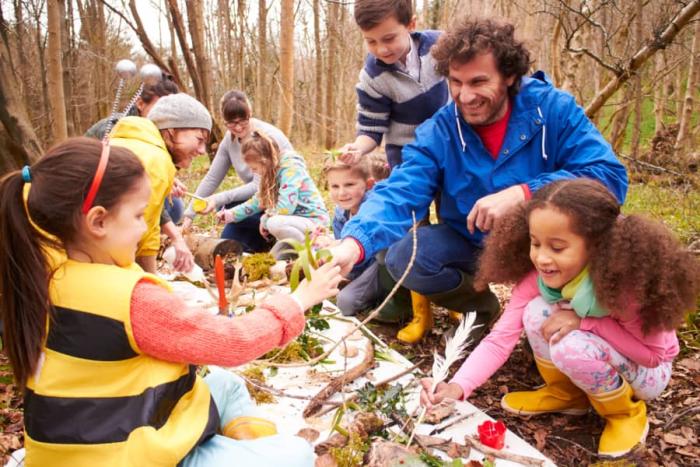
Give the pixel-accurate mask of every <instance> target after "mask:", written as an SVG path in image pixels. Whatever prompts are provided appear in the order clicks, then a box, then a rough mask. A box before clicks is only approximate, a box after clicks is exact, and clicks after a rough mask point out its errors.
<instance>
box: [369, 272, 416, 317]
mask: <svg viewBox="0 0 700 467" xmlns="http://www.w3.org/2000/svg"><path fill="white" fill-rule="evenodd" d="M379 285H380V287H381V291H382V296H383V297H385V296H387V295H389V292H390V291H391V289H392V288H394V285H396V281H395V280H394V279H393V278H392V277H391V275H390V274H389V271H387V269H386V266H384V264H382V263H380V265H379ZM411 307H412V305H411V292H410V291H409V290H408V289H406V288H404V287H399V290H397V291H396V294H395V295H394V296H393V297H391V299H390V300H389V301H388V302H387V304H386V305H385V306H384V308H382V309H381V311H380V312H379V314H378V315H377V317H376V320H377V321H379V322H382V323H392V324H397V323H398V324H404V323H407V322H409V321H410V320H411V309H412V308H411Z"/></svg>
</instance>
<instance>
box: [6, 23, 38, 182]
mask: <svg viewBox="0 0 700 467" xmlns="http://www.w3.org/2000/svg"><path fill="white" fill-rule="evenodd" d="M2 27H3V28H4V27H5V25H4V24H3V25H2ZM11 70H12V66H11V65H10V52H9V48H8V44H7V42H5V41H3V45H2V46H1V47H0V121H2V124H3V125H4V126H5V129H7V134H8V135H9V138H10V139H11V141H12V142H13V143H14V145H15V146H16V148H17V151H16V152H14V151H10V153H11V154H10V155H11V157H12V159H13V160H14V164H13V166H14V167H7V168H8V169H10V168H17V167H19V166H20V165H22V164H26V163H32V162H34V161H37V160H38V159H39V158H40V157H41V153H42V149H41V143H40V142H39V138H37V136H36V133H35V132H34V128H32V124H31V122H30V121H29V116H28V114H27V109H26V108H25V107H24V103H23V102H22V100H21V98H20V92H19V86H18V83H17V81H16V80H15V77H14V76H13V75H12V71H11ZM3 159H4V158H3ZM6 165H9V164H6Z"/></svg>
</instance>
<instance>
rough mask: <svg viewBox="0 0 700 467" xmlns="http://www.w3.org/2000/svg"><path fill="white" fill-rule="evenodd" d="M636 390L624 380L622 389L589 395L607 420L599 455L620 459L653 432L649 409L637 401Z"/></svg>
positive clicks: (601, 438)
mask: <svg viewBox="0 0 700 467" xmlns="http://www.w3.org/2000/svg"><path fill="white" fill-rule="evenodd" d="M633 397H634V390H633V389H632V387H631V386H630V385H629V384H628V383H627V381H625V380H622V386H620V387H619V388H617V389H614V390H612V391H610V392H605V393H603V394H589V395H588V398H589V399H590V401H591V405H593V408H594V409H595V411H596V412H598V413H599V414H600V415H601V416H603V417H604V418H605V428H604V429H603V434H602V435H600V441H599V442H598V454H599V455H601V456H608V457H620V456H623V455H625V454H627V453H628V452H630V451H631V450H632V448H634V447H635V446H636V445H637V444H639V443H643V442H644V440H645V439H646V437H647V433H648V432H649V422H648V421H647V406H646V404H645V403H644V401H636V400H634V399H633Z"/></svg>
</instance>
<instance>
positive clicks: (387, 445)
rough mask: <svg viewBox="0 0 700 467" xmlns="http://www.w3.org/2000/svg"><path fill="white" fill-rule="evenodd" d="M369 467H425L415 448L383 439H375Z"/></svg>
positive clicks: (368, 458) (370, 451)
mask: <svg viewBox="0 0 700 467" xmlns="http://www.w3.org/2000/svg"><path fill="white" fill-rule="evenodd" d="M365 465H366V466H367V467H388V466H395V465H401V466H402V467H404V466H412V467H418V466H420V467H425V464H424V463H423V461H422V460H421V458H420V455H419V454H418V453H417V452H416V450H415V449H413V448H407V447H406V446H404V445H403V444H398V443H392V442H390V441H385V440H383V439H375V440H373V441H372V446H371V447H370V449H369V453H368V454H367V463H366V464H365Z"/></svg>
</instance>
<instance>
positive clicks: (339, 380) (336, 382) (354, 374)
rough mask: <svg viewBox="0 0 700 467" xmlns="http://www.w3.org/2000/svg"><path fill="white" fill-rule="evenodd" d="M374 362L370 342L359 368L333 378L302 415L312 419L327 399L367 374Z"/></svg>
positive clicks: (356, 367)
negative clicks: (346, 384)
mask: <svg viewBox="0 0 700 467" xmlns="http://www.w3.org/2000/svg"><path fill="white" fill-rule="evenodd" d="M373 362H374V347H373V346H372V342H371V341H369V340H368V341H367V345H366V347H365V357H364V358H363V359H362V361H361V362H360V363H359V364H358V365H357V366H355V367H353V368H350V369H349V370H348V371H347V372H345V373H343V374H342V375H340V376H337V377H335V378H333V379H332V380H331V381H330V382H329V383H328V384H327V385H326V386H325V387H324V388H323V389H321V390H320V391H319V392H318V394H316V395H315V396H314V397H313V398H312V399H311V401H310V402H309V404H308V405H307V406H306V408H305V409H304V412H303V413H302V414H303V416H304V417H305V418H306V417H310V416H312V415H314V414H315V413H316V412H318V410H319V409H320V408H321V407H322V406H323V403H324V401H325V400H326V399H328V398H329V397H330V396H332V395H333V394H335V393H336V392H337V391H338V390H340V388H342V387H343V385H345V383H347V382H348V381H352V380H354V379H355V378H358V377H360V376H361V375H363V374H365V372H366V371H367V370H369V369H370V367H371V366H372V363H373Z"/></svg>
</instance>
